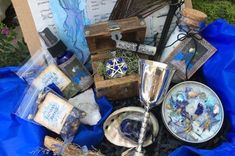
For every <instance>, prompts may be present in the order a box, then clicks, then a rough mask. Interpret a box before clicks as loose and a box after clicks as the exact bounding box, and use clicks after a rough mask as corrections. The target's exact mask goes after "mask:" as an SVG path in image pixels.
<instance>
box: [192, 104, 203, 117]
mask: <svg viewBox="0 0 235 156" xmlns="http://www.w3.org/2000/svg"><path fill="white" fill-rule="evenodd" d="M203 110H204V107H203V105H202V104H200V103H199V104H198V105H197V109H196V111H195V113H194V114H196V115H198V116H199V115H201V114H202V113H203Z"/></svg>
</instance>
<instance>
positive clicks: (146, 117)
mask: <svg viewBox="0 0 235 156" xmlns="http://www.w3.org/2000/svg"><path fill="white" fill-rule="evenodd" d="M149 116H150V113H149V108H146V109H145V113H144V122H143V123H142V126H141V130H140V135H139V140H138V146H137V147H136V151H137V152H139V153H141V152H142V147H143V143H144V138H145V133H146V128H147V125H148V120H149Z"/></svg>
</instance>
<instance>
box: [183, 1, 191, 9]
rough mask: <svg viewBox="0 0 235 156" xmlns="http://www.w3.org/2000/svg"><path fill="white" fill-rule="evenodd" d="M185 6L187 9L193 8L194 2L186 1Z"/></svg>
mask: <svg viewBox="0 0 235 156" xmlns="http://www.w3.org/2000/svg"><path fill="white" fill-rule="evenodd" d="M184 4H185V8H193V5H192V0H185V1H184Z"/></svg>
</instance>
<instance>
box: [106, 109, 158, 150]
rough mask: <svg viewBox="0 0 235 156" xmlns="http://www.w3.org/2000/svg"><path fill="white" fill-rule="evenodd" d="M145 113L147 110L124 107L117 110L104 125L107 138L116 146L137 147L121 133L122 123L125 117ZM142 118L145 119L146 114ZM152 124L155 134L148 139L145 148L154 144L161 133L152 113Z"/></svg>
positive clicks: (135, 143)
mask: <svg viewBox="0 0 235 156" xmlns="http://www.w3.org/2000/svg"><path fill="white" fill-rule="evenodd" d="M144 111H145V110H144V109H143V108H141V107H124V108H121V109H119V110H116V111H115V112H113V113H112V114H111V115H110V116H109V117H108V119H107V120H106V121H105V123H104V125H103V130H104V134H105V137H106V138H107V139H108V140H109V141H110V142H111V143H113V144H114V145H116V146H122V147H127V148H132V147H136V146H137V142H134V141H131V140H129V139H127V138H126V137H125V136H123V135H122V134H121V133H120V131H119V128H120V123H121V122H122V120H123V119H124V118H125V117H127V116H129V115H130V114H133V113H144ZM141 117H144V114H143V115H141ZM150 123H151V124H152V127H153V134H152V137H149V138H147V140H146V141H145V142H144V146H148V145H150V144H152V143H153V140H154V139H155V138H156V136H157V134H158V131H159V124H158V120H157V119H156V118H155V116H154V115H153V114H152V113H151V114H150Z"/></svg>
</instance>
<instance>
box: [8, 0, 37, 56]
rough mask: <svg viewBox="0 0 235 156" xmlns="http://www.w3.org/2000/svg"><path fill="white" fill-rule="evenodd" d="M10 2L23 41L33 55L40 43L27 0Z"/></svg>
mask: <svg viewBox="0 0 235 156" xmlns="http://www.w3.org/2000/svg"><path fill="white" fill-rule="evenodd" d="M12 3H13V5H14V8H15V11H16V15H17V17H18V19H19V23H20V26H21V29H22V32H23V35H24V39H25V42H26V43H27V46H28V48H29V51H30V54H31V55H33V54H35V53H36V52H37V50H38V49H40V47H41V44H40V40H39V35H38V33H37V31H36V27H35V23H34V20H33V16H32V14H31V11H30V8H29V5H28V0H12Z"/></svg>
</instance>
